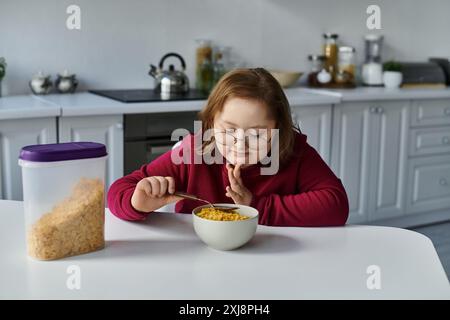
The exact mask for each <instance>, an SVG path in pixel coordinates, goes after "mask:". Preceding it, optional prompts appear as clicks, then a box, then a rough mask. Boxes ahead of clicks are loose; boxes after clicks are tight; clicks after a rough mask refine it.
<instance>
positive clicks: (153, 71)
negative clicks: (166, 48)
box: [148, 52, 189, 94]
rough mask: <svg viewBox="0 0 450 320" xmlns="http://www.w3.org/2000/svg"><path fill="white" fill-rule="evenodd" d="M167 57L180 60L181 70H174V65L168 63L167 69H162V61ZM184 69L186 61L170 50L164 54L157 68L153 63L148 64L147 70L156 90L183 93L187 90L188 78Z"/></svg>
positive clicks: (165, 92)
mask: <svg viewBox="0 0 450 320" xmlns="http://www.w3.org/2000/svg"><path fill="white" fill-rule="evenodd" d="M169 57H175V58H178V60H180V62H181V67H182V70H181V71H179V70H176V69H175V67H174V65H173V64H171V65H169V69H167V70H164V61H165V60H166V59H167V58H169ZM185 70H186V63H185V62H184V59H183V57H181V56H180V55H179V54H178V53H174V52H170V53H168V54H166V55H164V56H163V57H162V58H161V60H160V62H159V67H158V68H157V67H156V66H154V65H153V64H151V65H150V71H149V72H148V74H149V75H151V76H152V77H153V78H155V80H156V82H155V88H154V90H155V91H156V92H161V93H164V94H167V93H185V92H188V91H189V78H188V77H187V76H186V74H185V73H184V71H185Z"/></svg>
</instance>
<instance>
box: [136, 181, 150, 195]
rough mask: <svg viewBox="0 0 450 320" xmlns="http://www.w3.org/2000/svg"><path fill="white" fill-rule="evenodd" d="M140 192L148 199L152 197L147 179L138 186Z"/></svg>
mask: <svg viewBox="0 0 450 320" xmlns="http://www.w3.org/2000/svg"><path fill="white" fill-rule="evenodd" d="M139 187H140V188H141V190H144V192H145V194H146V195H147V196H148V197H151V196H152V186H151V185H150V181H148V180H147V179H144V180H143V181H142V182H141V183H140V186H139Z"/></svg>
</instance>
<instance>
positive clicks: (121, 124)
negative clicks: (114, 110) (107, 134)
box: [116, 122, 123, 130]
mask: <svg viewBox="0 0 450 320" xmlns="http://www.w3.org/2000/svg"><path fill="white" fill-rule="evenodd" d="M116 128H117V129H120V130H122V129H123V123H121V122H118V123H116Z"/></svg>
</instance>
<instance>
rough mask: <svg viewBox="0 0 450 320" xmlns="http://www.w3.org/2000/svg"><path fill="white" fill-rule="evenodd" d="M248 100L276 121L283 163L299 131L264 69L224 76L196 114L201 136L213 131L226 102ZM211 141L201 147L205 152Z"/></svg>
mask: <svg viewBox="0 0 450 320" xmlns="http://www.w3.org/2000/svg"><path fill="white" fill-rule="evenodd" d="M233 97H237V98H248V99H255V100H258V101H260V102H262V103H263V104H264V105H265V106H266V107H267V108H268V111H269V116H270V117H271V118H272V119H273V120H275V121H276V128H277V129H279V159H280V163H284V162H285V161H287V160H288V159H289V157H290V156H291V154H292V151H293V149H294V144H295V131H297V132H300V129H299V128H298V127H297V126H295V125H294V123H293V121H292V117H291V109H290V107H289V102H288V100H287V98H286V95H285V94H284V91H283V89H282V88H281V86H280V84H279V83H278V81H277V80H276V79H275V78H274V77H273V76H272V75H271V74H270V73H269V72H268V71H267V70H265V69H263V68H254V69H246V68H241V69H234V70H232V71H230V72H228V73H226V74H225V75H224V76H223V77H222V78H221V79H220V80H219V82H218V83H217V85H216V86H215V87H214V89H213V90H212V92H211V94H210V95H209V98H208V101H207V103H206V106H205V107H204V108H203V110H202V111H200V113H199V118H200V120H201V121H202V129H203V132H206V130H208V129H212V128H213V127H214V117H215V115H216V114H217V113H218V112H221V111H222V109H223V106H224V105H225V102H226V101H227V99H229V98H233ZM212 142H214V140H213V139H212V140H210V141H207V142H205V143H204V144H203V146H202V149H203V151H205V149H207V148H208V145H210V144H211V143H212Z"/></svg>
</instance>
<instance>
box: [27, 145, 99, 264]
mask: <svg viewBox="0 0 450 320" xmlns="http://www.w3.org/2000/svg"><path fill="white" fill-rule="evenodd" d="M106 158H107V153H106V148H105V146H104V145H103V144H101V143H94V142H73V143H59V144H41V145H31V146H26V147H23V148H22V150H21V152H20V156H19V165H20V166H21V167H22V184H23V198H24V211H25V227H26V237H27V239H26V242H27V252H28V255H29V256H30V257H33V258H35V259H39V260H53V259H60V258H63V257H67V256H73V255H78V254H83V253H87V252H91V251H95V250H99V249H102V248H103V247H104V245H105V237H104V221H105V205H104V199H105V168H106Z"/></svg>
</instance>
